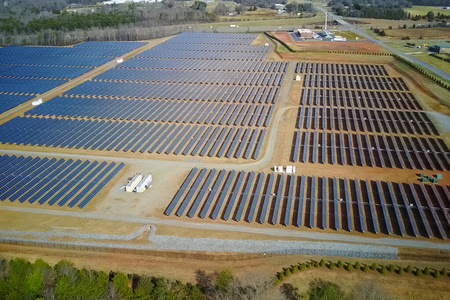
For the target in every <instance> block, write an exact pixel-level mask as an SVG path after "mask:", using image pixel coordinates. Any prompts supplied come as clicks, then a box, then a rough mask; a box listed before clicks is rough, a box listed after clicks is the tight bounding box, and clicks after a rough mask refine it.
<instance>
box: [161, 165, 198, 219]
mask: <svg viewBox="0 0 450 300" xmlns="http://www.w3.org/2000/svg"><path fill="white" fill-rule="evenodd" d="M197 170H198V169H197V168H193V169H192V170H191V171H190V172H189V175H188V176H187V177H186V179H185V180H184V182H183V184H182V185H181V187H180V189H179V190H178V192H177V193H176V194H175V196H174V198H173V199H172V201H171V202H170V204H169V206H168V207H167V208H166V210H165V211H164V214H165V215H166V216H170V214H172V211H173V210H174V208H175V206H176V205H177V204H178V202H179V201H180V198H181V196H182V195H183V194H184V192H185V190H186V188H187V187H188V185H189V184H190V183H191V181H192V179H193V178H194V175H195V173H196V172H197Z"/></svg>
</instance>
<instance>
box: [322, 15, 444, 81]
mask: <svg viewBox="0 0 450 300" xmlns="http://www.w3.org/2000/svg"><path fill="white" fill-rule="evenodd" d="M316 8H317V9H318V10H320V11H322V12H324V13H325V12H326V13H328V15H329V16H332V17H333V19H334V20H336V21H337V22H339V23H340V24H342V25H344V26H345V27H346V28H347V29H349V30H352V31H353V32H355V33H357V34H359V35H360V36H363V37H365V38H367V40H369V41H371V42H373V43H375V44H378V45H380V46H382V47H384V48H386V49H388V50H389V51H392V52H394V53H395V54H397V55H399V56H401V57H403V58H406V59H408V60H410V61H412V62H414V63H415V64H417V65H419V66H421V67H423V68H426V69H428V70H430V71H432V72H434V73H436V74H437V75H439V76H441V77H443V78H445V79H447V80H450V74H449V73H447V72H444V71H442V70H441V69H438V68H436V67H435V66H432V65H430V64H428V63H426V62H424V61H421V60H420V59H417V58H415V57H414V56H411V55H408V54H405V53H403V52H401V51H398V50H396V49H394V48H392V47H389V46H388V45H386V44H385V43H384V42H383V41H380V40H377V39H376V38H374V37H372V36H371V35H369V34H367V33H366V32H365V31H363V30H361V29H359V28H358V27H357V26H355V25H353V24H350V23H348V22H346V21H344V20H343V19H342V18H341V17H340V16H337V15H335V14H333V13H330V12H329V11H327V10H326V9H325V8H323V7H320V6H316Z"/></svg>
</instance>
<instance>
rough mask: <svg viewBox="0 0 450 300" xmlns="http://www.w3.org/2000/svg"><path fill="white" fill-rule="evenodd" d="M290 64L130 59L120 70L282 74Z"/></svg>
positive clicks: (119, 66)
mask: <svg viewBox="0 0 450 300" xmlns="http://www.w3.org/2000/svg"><path fill="white" fill-rule="evenodd" d="M287 66H288V63H286V62H279V61H278V62H275V61H245V60H244V61H242V60H223V61H214V64H212V63H211V62H210V61H209V60H196V59H183V58H181V59H170V58H158V59H155V58H144V59H143V58H130V59H128V60H126V61H124V62H123V63H121V64H120V65H118V66H116V68H118V69H133V68H135V69H143V70H152V69H155V70H157V69H163V70H208V71H236V72H263V71H264V72H282V71H283V70H285V71H286V68H287Z"/></svg>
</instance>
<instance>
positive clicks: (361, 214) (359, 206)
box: [344, 179, 368, 232]
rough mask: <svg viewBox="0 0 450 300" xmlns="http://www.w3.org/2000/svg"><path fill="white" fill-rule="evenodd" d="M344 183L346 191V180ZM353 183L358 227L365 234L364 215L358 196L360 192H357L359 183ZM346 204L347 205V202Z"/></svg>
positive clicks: (359, 196)
mask: <svg viewBox="0 0 450 300" xmlns="http://www.w3.org/2000/svg"><path fill="white" fill-rule="evenodd" d="M344 181H345V188H346V189H347V182H346V179H345V180H344ZM353 182H354V184H355V195H356V204H357V206H358V214H359V225H360V227H361V232H366V226H365V225H364V214H363V210H362V203H361V195H360V190H359V182H358V180H357V179H355V180H354V181H353ZM347 193H348V191H347ZM347 204H349V202H348V201H347ZM367 221H368V220H367Z"/></svg>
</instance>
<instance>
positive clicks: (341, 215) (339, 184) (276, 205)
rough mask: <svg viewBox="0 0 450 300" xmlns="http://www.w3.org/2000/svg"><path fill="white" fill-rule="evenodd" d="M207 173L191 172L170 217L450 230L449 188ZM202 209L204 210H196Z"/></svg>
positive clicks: (428, 232)
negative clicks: (449, 215) (446, 200)
mask: <svg viewBox="0 0 450 300" xmlns="http://www.w3.org/2000/svg"><path fill="white" fill-rule="evenodd" d="M206 173H207V169H202V170H201V171H200V172H197V169H193V170H192V171H191V173H190V174H189V176H188V177H187V179H186V180H185V183H184V184H183V185H182V187H181V188H180V190H179V191H178V192H177V194H176V195H175V197H174V199H173V200H172V202H171V204H170V205H169V207H168V208H167V209H166V212H165V214H166V215H171V213H172V211H174V210H175V209H177V206H178V210H177V214H176V215H177V216H179V217H180V216H182V215H184V211H185V208H186V207H190V210H189V212H188V213H187V215H188V216H189V217H191V218H192V217H195V216H196V215H198V216H199V217H201V218H204V217H205V216H206V215H207V213H208V211H210V218H211V219H217V218H218V216H219V214H220V215H221V219H223V220H226V221H227V220H229V219H230V217H231V218H232V219H233V220H235V221H240V220H241V218H242V215H244V216H246V217H245V220H246V221H247V222H253V218H254V215H255V213H257V222H258V223H261V224H262V223H265V222H266V221H267V222H269V223H271V224H277V222H280V223H281V224H283V225H286V226H287V225H290V224H292V225H295V226H299V227H300V226H303V225H305V226H307V227H309V228H314V227H315V226H318V227H319V228H321V229H326V228H327V227H328V226H329V225H328V224H330V226H331V227H333V229H335V230H341V229H342V230H347V231H352V230H356V231H359V232H365V231H366V228H367V230H368V231H369V232H371V233H383V234H387V235H391V234H396V235H410V236H419V235H420V236H425V237H439V238H443V239H445V238H446V237H447V235H448V234H449V232H450V225H449V223H448V222H447V221H446V220H447V219H446V216H445V215H446V213H447V210H448V209H449V205H448V203H447V205H446V206H445V203H444V202H442V201H441V202H439V201H440V200H441V195H442V194H445V193H446V192H447V193H448V187H446V186H436V185H435V186H433V188H431V186H430V188H429V189H427V186H426V185H423V184H405V183H393V182H389V181H382V182H380V181H378V180H376V181H368V180H357V179H354V180H348V179H346V178H343V179H336V178H325V177H321V178H316V177H314V176H312V177H305V176H294V175H287V179H285V176H286V175H284V174H274V173H270V174H268V176H265V174H264V173H259V174H255V173H253V172H250V173H248V175H247V176H246V173H245V172H244V171H240V172H239V173H238V175H237V176H235V175H236V171H230V172H226V171H225V170H222V171H220V172H218V174H217V172H216V170H215V169H213V170H211V171H210V172H209V175H208V176H206V178H205V175H206ZM216 174H217V176H216ZM224 178H226V180H225V182H223V179H224ZM254 178H256V181H255V180H254ZM192 181H193V183H192ZM191 183H192V184H191ZM213 183H214V184H213ZM211 185H213V186H212V187H211ZM220 186H222V187H221V188H220ZM200 187H201V188H200ZM425 194H426V195H427V196H426V197H423V196H424V195H425ZM419 198H420V199H422V198H424V200H423V201H422V202H420V200H419ZM193 199H195V200H194V201H193ZM247 200H248V201H247ZM180 202H181V205H178V203H180ZM192 202H193V203H192ZM439 203H440V204H439ZM199 207H203V208H202V209H201V210H200V211H198V208H199ZM211 207H212V208H211ZM328 207H330V209H328ZM303 212H305V213H303Z"/></svg>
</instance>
